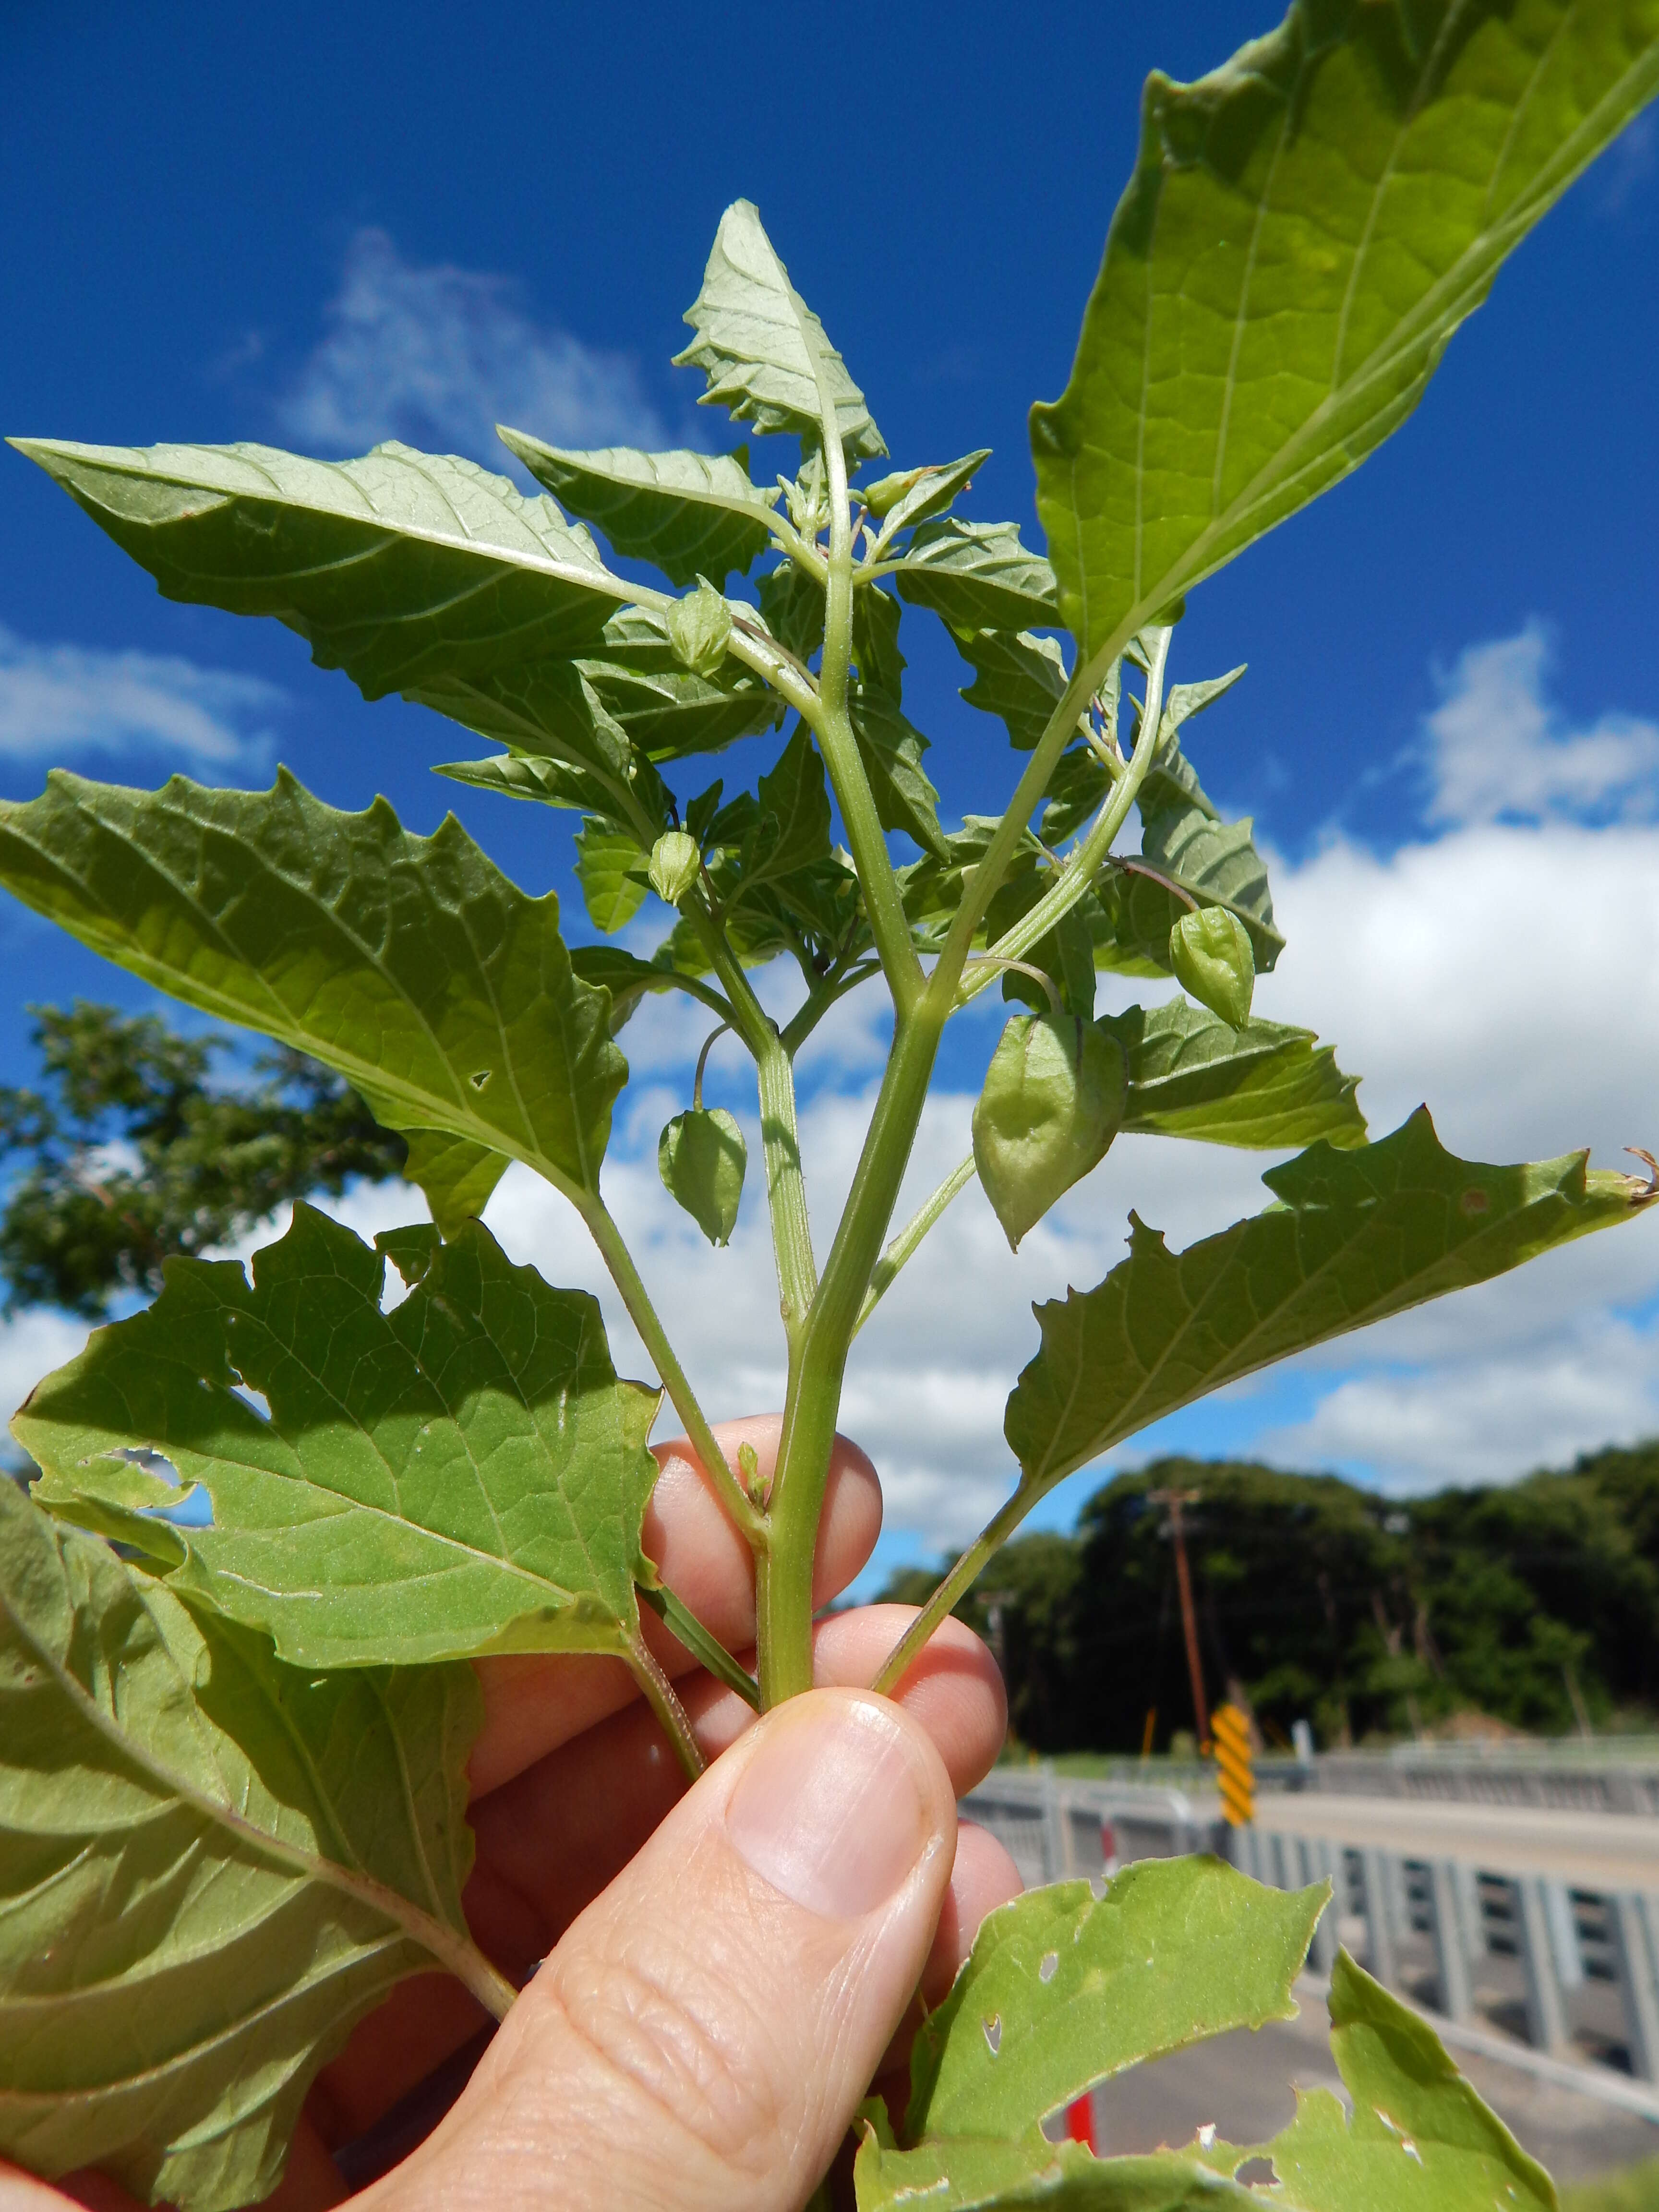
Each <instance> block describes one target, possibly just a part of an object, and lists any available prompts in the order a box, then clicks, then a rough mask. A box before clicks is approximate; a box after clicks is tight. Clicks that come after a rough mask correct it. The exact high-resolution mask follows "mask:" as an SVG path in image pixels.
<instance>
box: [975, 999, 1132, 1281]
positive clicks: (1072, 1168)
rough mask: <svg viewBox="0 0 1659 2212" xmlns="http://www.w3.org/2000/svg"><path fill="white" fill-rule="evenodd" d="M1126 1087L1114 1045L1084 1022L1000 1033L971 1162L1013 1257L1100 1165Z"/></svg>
mask: <svg viewBox="0 0 1659 2212" xmlns="http://www.w3.org/2000/svg"><path fill="white" fill-rule="evenodd" d="M1128 1089H1129V1068H1128V1062H1127V1059H1126V1058H1125V1055H1124V1051H1123V1047H1122V1046H1121V1044H1120V1043H1119V1042H1118V1040H1117V1039H1116V1038H1115V1036H1111V1035H1109V1033H1108V1032H1107V1031H1104V1030H1097V1028H1096V1027H1095V1026H1094V1024H1092V1023H1091V1022H1085V1021H1082V1020H1079V1019H1078V1018H1075V1017H1072V1016H1067V1017H1065V1018H1060V1019H1057V1018H1055V1017H1054V1015H1052V1014H1019V1015H1016V1016H1015V1018H1014V1019H1013V1020H1012V1021H1011V1022H1010V1023H1009V1024H1008V1026H1007V1027H1006V1029H1005V1030H1003V1032H1002V1036H1001V1038H1000V1041H999V1042H998V1045H997V1048H996V1050H995V1052H994V1053H993V1054H992V1055H991V1065H990V1066H989V1067H988V1068H987V1070H986V1074H985V1087H984V1089H983V1090H982V1091H981V1092H980V1095H979V1103H978V1104H977V1105H976V1106H975V1109H974V1161H975V1165H976V1166H977V1168H978V1170H979V1179H980V1181H981V1183H983V1185H984V1186H985V1195H986V1196H987V1198H988V1199H989V1200H990V1201H991V1206H992V1209H993V1211H994V1212H995V1214H996V1218H997V1219H998V1220H999V1221H1000V1223H1001V1224H1002V1227H1003V1231H1004V1233H1005V1234H1006V1237H1007V1239H1008V1242H1009V1243H1010V1244H1011V1245H1012V1247H1013V1249H1014V1250H1015V1251H1018V1249H1019V1240H1020V1238H1021V1237H1024V1234H1025V1232H1026V1231H1027V1230H1028V1229H1030V1228H1033V1227H1034V1226H1035V1225H1036V1223H1037V1222H1039V1221H1041V1220H1042V1217H1043V1215H1044V1214H1045V1213H1046V1212H1048V1208H1049V1207H1050V1206H1052V1205H1053V1204H1054V1200H1056V1199H1057V1198H1059V1197H1060V1194H1062V1193H1063V1192H1065V1191H1068V1190H1069V1189H1070V1188H1071V1187H1072V1185H1073V1183H1074V1182H1077V1181H1078V1180H1079V1177H1080V1176H1085V1175H1087V1174H1088V1172H1089V1170H1090V1169H1091V1168H1092V1167H1095V1166H1097V1165H1098V1164H1099V1163H1100V1162H1101V1161H1102V1160H1103V1158H1105V1157H1106V1152H1107V1148H1108V1147H1109V1145H1110V1144H1111V1141H1112V1139H1113V1138H1114V1137H1115V1136H1116V1134H1117V1133H1118V1128H1119V1126H1120V1125H1121V1121H1122V1120H1123V1109H1124V1105H1125V1102H1126V1100H1127V1096H1128Z"/></svg>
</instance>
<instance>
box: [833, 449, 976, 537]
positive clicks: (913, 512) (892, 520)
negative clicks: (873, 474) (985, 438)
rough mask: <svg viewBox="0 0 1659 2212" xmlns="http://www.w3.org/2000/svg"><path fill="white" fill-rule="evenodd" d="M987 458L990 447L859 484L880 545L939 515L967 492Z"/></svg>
mask: <svg viewBox="0 0 1659 2212" xmlns="http://www.w3.org/2000/svg"><path fill="white" fill-rule="evenodd" d="M990 458H991V448H990V447H988V446H981V448H980V449H979V451H978V452H977V453H964V454H963V457H962V459H960V460H959V461H945V462H939V461H935V462H933V463H931V464H930V465H928V466H927V467H925V468H920V469H905V470H902V471H901V472H900V473H899V474H898V475H896V476H890V477H882V478H881V480H880V482H879V483H871V484H861V485H860V487H859V497H860V499H861V500H863V501H864V502H865V504H866V506H867V507H868V508H869V510H870V512H871V513H872V514H873V515H874V516H875V517H876V519H877V520H878V522H879V523H880V524H881V532H880V538H881V543H882V544H883V545H886V544H888V543H889V542H890V540H891V539H892V538H895V537H896V535H897V534H898V532H900V531H901V530H908V528H909V527H910V526H911V525H912V524H913V523H917V522H926V521H927V520H928V518H929V516H930V515H935V514H943V513H944V512H945V508H946V507H949V506H950V505H951V501H953V500H954V499H955V498H956V496H957V493H958V492H963V491H966V490H967V489H968V488H969V485H970V484H971V483H972V482H973V480H974V478H975V477H976V476H977V475H978V474H979V472H980V471H981V469H982V468H983V467H984V466H985V464H986V463H987V461H988V460H989V459H990Z"/></svg>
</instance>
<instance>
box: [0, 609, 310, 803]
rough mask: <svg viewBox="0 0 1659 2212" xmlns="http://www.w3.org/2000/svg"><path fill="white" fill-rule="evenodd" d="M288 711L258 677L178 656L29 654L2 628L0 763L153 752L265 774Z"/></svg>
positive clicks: (86, 650) (32, 650)
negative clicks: (280, 718)
mask: <svg viewBox="0 0 1659 2212" xmlns="http://www.w3.org/2000/svg"><path fill="white" fill-rule="evenodd" d="M283 703H284V700H283V693H282V692H281V691H279V690H277V689H276V686H275V685H274V684H265V683H263V682H261V681H260V679H259V678H257V677H253V676H237V675H233V674H231V673H230V672H229V671H227V670H223V669H215V668H198V667H197V665H196V664H195V663H194V662H193V661H190V660H183V659H179V658H178V657H177V656H175V655H173V654H164V653H109V652H104V651H101V650H99V649H97V648H95V647H89V646H77V645H29V644H27V643H25V641H23V640H22V639H21V638H20V637H17V636H15V635H14V634H13V633H12V632H11V631H10V630H9V629H6V628H5V627H4V626H3V625H0V758H5V759H9V760H37V759H42V758H44V759H48V760H54V761H56V760H62V759H64V757H66V756H68V755H70V754H74V753H85V752H101V753H128V752H154V753H163V754H167V755H171V756H173V757H177V758H182V759H183V760H185V762H187V763H191V765H193V766H197V767H201V768H211V769H216V770H218V771H220V772H221V773H222V772H224V771H227V770H229V771H232V772H249V771H255V770H258V769H263V768H264V765H265V763H266V762H267V760H268V759H269V757H270V750H271V744H272V740H271V736H270V730H269V728H268V726H267V725H268V724H269V722H270V718H271V717H272V716H273V715H274V714H276V711H277V710H278V708H281V707H282V706H283Z"/></svg>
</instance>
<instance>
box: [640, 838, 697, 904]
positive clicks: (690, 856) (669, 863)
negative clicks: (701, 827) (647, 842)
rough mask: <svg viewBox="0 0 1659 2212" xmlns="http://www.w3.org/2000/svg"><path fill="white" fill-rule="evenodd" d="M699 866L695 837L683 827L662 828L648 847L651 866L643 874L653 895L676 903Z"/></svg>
mask: <svg viewBox="0 0 1659 2212" xmlns="http://www.w3.org/2000/svg"><path fill="white" fill-rule="evenodd" d="M701 869H702V854H701V853H700V852H699V851H698V849H697V841H696V838H695V837H693V836H690V833H689V832H688V831H686V830H684V829H665V830H664V831H663V833H662V836H660V837H659V838H658V840H657V842H656V843H655V844H654V845H653V847H652V848H651V865H650V866H649V867H648V868H647V870H646V873H647V875H648V876H649V877H650V878H651V888H652V890H653V891H655V893H656V894H657V896H658V897H659V899H666V900H667V902H668V903H669V905H670V906H678V904H679V902H680V901H681V900H682V899H683V898H684V896H685V895H686V893H687V891H689V890H690V888H691V886H692V884H695V883H696V880H697V876H698V873H699V872H700V871H701Z"/></svg>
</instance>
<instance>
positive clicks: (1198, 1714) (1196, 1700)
mask: <svg viewBox="0 0 1659 2212" xmlns="http://www.w3.org/2000/svg"><path fill="white" fill-rule="evenodd" d="M1146 1495H1147V1498H1148V1502H1149V1503H1150V1504H1153V1505H1165V1506H1167V1507H1168V1508H1169V1510H1170V1517H1169V1520H1168V1522H1166V1523H1165V1524H1164V1525H1165V1528H1166V1529H1167V1532H1168V1534H1169V1535H1170V1539H1171V1540H1172V1541H1173V1542H1174V1545H1175V1555H1176V1588H1177V1589H1179V1591H1180V1592H1181V1626H1182V1629H1183V1630H1184V1632H1185V1633H1186V1638H1187V1672H1188V1675H1189V1676H1190V1677H1191V1679H1192V1685H1193V1717H1194V1720H1195V1721H1196V1722H1197V1723H1198V1747H1199V1749H1200V1751H1204V1752H1207V1751H1208V1749H1209V1747H1210V1710H1209V1707H1208V1706H1207V1705H1206V1704H1205V1702H1204V1668H1203V1666H1202V1664H1201V1662H1200V1659H1199V1656H1198V1617H1197V1615H1196V1613H1194V1610H1193V1578H1192V1576H1191V1574H1190V1572H1189V1571H1188V1566H1187V1531H1186V1528H1185V1527H1184V1525H1183V1524H1182V1518H1181V1509H1182V1506H1183V1505H1196V1504H1198V1501H1199V1499H1200V1497H1201V1496H1202V1495H1203V1493H1202V1492H1201V1491H1197V1490H1152V1491H1148V1492H1147V1493H1146Z"/></svg>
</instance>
